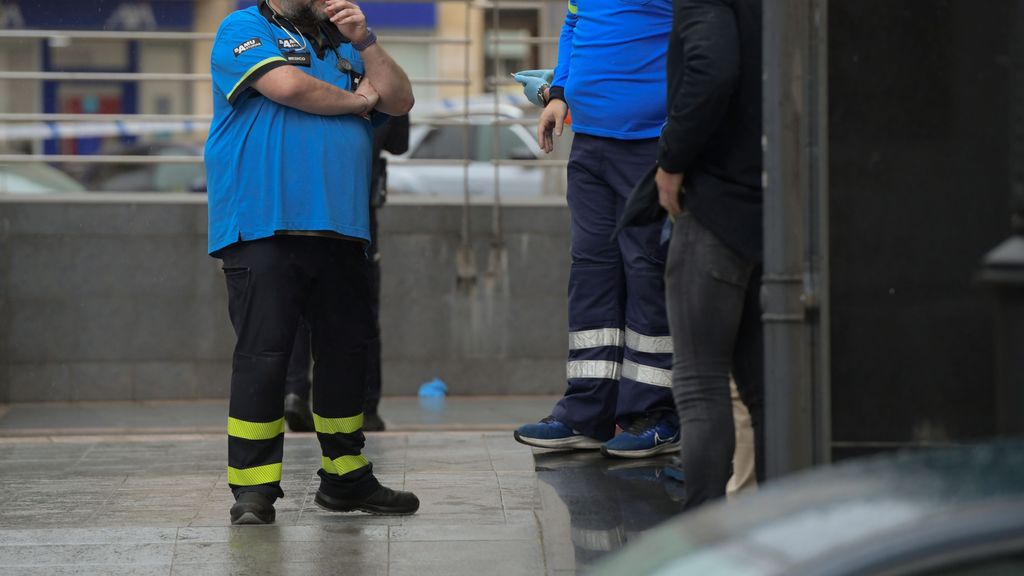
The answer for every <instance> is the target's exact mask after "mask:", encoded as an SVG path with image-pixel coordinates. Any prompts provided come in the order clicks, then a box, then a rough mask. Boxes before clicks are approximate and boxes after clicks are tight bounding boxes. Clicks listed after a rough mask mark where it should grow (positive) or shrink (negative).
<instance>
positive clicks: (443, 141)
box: [412, 126, 473, 160]
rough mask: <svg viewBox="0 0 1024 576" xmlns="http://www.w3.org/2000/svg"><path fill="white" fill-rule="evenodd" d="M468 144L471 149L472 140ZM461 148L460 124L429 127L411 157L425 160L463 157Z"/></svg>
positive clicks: (461, 131) (471, 132)
mask: <svg viewBox="0 0 1024 576" xmlns="http://www.w3.org/2000/svg"><path fill="white" fill-rule="evenodd" d="M472 134H473V131H470V135H471V136H472ZM470 145H471V146H470V149H472V142H471V143H470ZM462 150H463V128H462V126H438V127H436V128H433V129H431V131H430V133H429V134H427V135H426V137H424V138H423V141H422V142H421V143H420V145H419V146H418V147H417V148H416V151H415V152H413V154H412V157H413V158H421V159H425V160H452V159H460V158H462V157H463V154H462Z"/></svg>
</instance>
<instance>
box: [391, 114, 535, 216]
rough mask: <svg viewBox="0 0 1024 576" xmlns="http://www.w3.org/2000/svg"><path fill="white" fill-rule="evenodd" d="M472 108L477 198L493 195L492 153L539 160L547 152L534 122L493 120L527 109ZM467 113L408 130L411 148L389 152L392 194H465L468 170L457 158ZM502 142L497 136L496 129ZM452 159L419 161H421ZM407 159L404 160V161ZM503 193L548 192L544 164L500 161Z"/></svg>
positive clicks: (472, 174) (472, 183)
mask: <svg viewBox="0 0 1024 576" xmlns="http://www.w3.org/2000/svg"><path fill="white" fill-rule="evenodd" d="M493 110H494V107H493V105H492V106H489V107H486V110H485V109H483V108H482V107H473V108H471V109H470V113H469V116H468V124H469V143H468V144H469V146H468V150H465V151H466V152H468V154H466V155H465V156H468V157H469V160H470V162H469V191H470V196H472V197H474V198H485V199H486V198H492V197H494V178H495V167H494V164H493V163H492V162H491V161H492V159H493V158H498V159H501V160H536V159H539V158H541V157H542V156H543V153H542V152H541V150H540V147H539V146H537V141H536V136H535V135H534V133H533V124H532V123H531V124H530V125H529V126H522V125H494V124H493V122H494V118H495V117H497V118H499V119H502V120H508V119H519V118H522V117H523V112H522V110H520V109H519V108H517V107H515V106H510V105H500V106H499V107H498V114H497V115H495V114H494V112H493ZM466 120H467V118H466V116H465V115H463V114H462V112H461V111H450V112H447V113H444V114H438V115H433V116H430V117H427V118H424V119H414V121H416V122H417V123H416V125H414V126H413V127H412V129H411V130H410V134H409V150H408V152H406V153H405V154H401V155H397V156H389V157H388V193H389V194H392V195H399V194H403V195H415V196H433V197H442V198H462V197H463V195H464V184H463V183H464V178H465V177H464V174H465V172H464V169H463V165H462V164H461V163H460V162H458V161H459V160H461V159H462V158H464V148H465V131H466ZM495 130H497V131H498V141H497V143H495V141H494V131H495ZM421 160H428V161H444V160H451V161H452V162H451V163H443V162H438V163H433V162H430V163H417V161H421ZM406 161H408V162H409V163H408V164H406V163H404V162H406ZM497 174H498V179H499V181H500V186H499V189H500V192H501V196H502V198H529V197H538V196H541V195H543V194H544V176H545V169H544V168H543V167H541V166H530V165H501V166H499V167H498V170H497Z"/></svg>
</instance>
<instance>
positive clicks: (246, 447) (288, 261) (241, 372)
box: [222, 237, 309, 498]
mask: <svg viewBox="0 0 1024 576" xmlns="http://www.w3.org/2000/svg"><path fill="white" fill-rule="evenodd" d="M289 240H290V239H288V238H276V237H275V238H266V239H262V240H256V241H251V242H239V243H237V244H234V245H232V246H229V247H228V248H225V249H224V251H223V255H222V257H223V260H224V275H225V278H226V280H227V287H228V314H229V315H230V317H231V324H232V325H233V327H234V329H235V334H236V336H237V342H236V344H235V351H234V355H233V360H232V372H231V401H230V407H229V419H228V483H229V484H230V486H231V490H232V492H234V493H235V496H236V497H237V496H238V494H240V493H241V492H246V491H256V492H261V493H264V494H266V495H267V496H269V497H271V498H278V497H280V496H282V495H283V494H282V492H281V488H280V483H281V460H282V453H283V447H284V407H283V405H282V399H283V398H284V382H285V374H286V372H287V369H288V359H289V357H290V355H291V351H292V345H293V342H294V341H295V330H296V326H297V325H298V321H299V316H300V315H301V312H302V310H303V308H305V306H306V292H307V287H308V284H309V282H308V277H307V276H306V275H305V274H304V273H303V272H302V270H301V266H299V264H298V263H297V262H296V259H295V248H296V246H295V245H294V243H293V242H290V241H289Z"/></svg>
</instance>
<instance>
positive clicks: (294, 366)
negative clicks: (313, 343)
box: [284, 320, 310, 399]
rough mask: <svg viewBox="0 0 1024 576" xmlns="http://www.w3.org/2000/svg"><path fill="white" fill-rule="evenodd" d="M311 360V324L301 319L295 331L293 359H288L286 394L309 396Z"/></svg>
mask: <svg viewBox="0 0 1024 576" xmlns="http://www.w3.org/2000/svg"><path fill="white" fill-rule="evenodd" d="M309 362H310V350H309V325H308V324H307V323H306V321H305V320H301V321H299V327H298V329H297V330H296V331H295V343H294V344H293V345H292V355H291V359H290V360H288V376H287V378H286V379H285V386H284V388H285V393H286V394H297V395H298V396H301V397H302V398H306V399H308V398H309V386H310V381H309Z"/></svg>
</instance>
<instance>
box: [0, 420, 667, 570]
mask: <svg viewBox="0 0 1024 576" xmlns="http://www.w3.org/2000/svg"><path fill="white" fill-rule="evenodd" d="M20 409H21V407H19V406H14V407H13V409H12V410H11V411H10V413H9V414H8V415H7V416H6V417H0V426H2V425H3V424H4V420H6V419H7V418H10V417H12V416H16V415H17V414H18V412H19V410H20ZM50 409H51V410H57V411H58V412H59V410H63V408H60V407H50ZM35 410H37V414H42V413H43V412H45V410H46V407H45V406H43V407H42V408H36V409H35ZM40 410H42V411H43V412H38V411H40ZM201 411H202V410H197V412H201ZM396 412H397V411H396ZM51 415H52V413H51ZM122 417H125V418H127V415H126V414H122ZM220 418H223V412H222V413H221V414H220ZM151 424H159V423H152V422H151ZM163 424H164V426H155V425H154V426H151V427H150V430H153V429H167V428H173V427H168V426H166V424H167V422H164V423H163ZM5 430H6V431H7V432H8V434H7V435H6V436H4V437H0V575H8V574H17V575H21V574H31V575H35V574H46V575H52V574H76V575H77V574H87V575H88V574H97V575H98V574H104V575H106V574H114V575H119V574H133V575H135V574H143V575H150V574H153V575H157V574H159V575H169V574H182V575H185V574H188V575H193V574H200V575H202V574H246V575H250V574H252V575H259V574H300V575H304V574H332V575H336V574H370V575H373V574H381V575H384V574H390V575H396V576H397V575H405V574H410V575H412V574H415V575H431V574H444V575H456V576H457V575H461V574H467V575H468V574H473V575H479V574H492V575H495V576H504V575H517V574H524V575H527V574H550V575H561V574H574V573H576V572H577V571H579V570H581V569H583V568H585V567H586V566H588V565H592V564H593V562H594V561H596V560H598V559H599V558H601V557H602V556H603V555H605V554H607V553H609V552H611V551H614V550H615V549H617V548H618V547H621V546H622V544H623V543H624V542H626V541H627V540H629V539H631V538H634V537H635V536H636V535H637V534H638V533H640V532H642V531H643V530H646V529H647V528H649V527H651V526H653V525H654V524H655V523H657V522H660V521H661V520H663V519H665V518H667V517H668V516H669V515H671V514H673V513H674V512H675V511H677V510H678V496H679V494H678V491H679V489H680V488H681V486H680V485H678V484H677V483H675V482H674V481H671V480H668V479H666V478H665V477H664V475H663V474H662V468H663V466H664V462H663V461H661V462H659V461H644V462H630V461H625V462H624V461H611V460H606V459H604V458H602V457H601V456H600V455H599V454H597V453H595V452H590V453H569V454H553V453H537V454H534V452H533V451H531V450H530V449H529V448H527V447H525V446H522V445H520V444H518V443H516V442H515V441H514V440H513V439H512V436H511V434H510V432H509V431H501V432H479V431H455V432H439V431H420V432H388V433H382V434H370V435H368V440H367V447H366V453H367V455H368V456H370V458H371V459H372V460H373V462H374V471H375V472H376V473H377V475H378V476H379V477H380V479H381V480H382V481H383V482H384V483H385V484H388V485H390V486H392V487H396V488H404V489H406V490H411V491H413V492H415V493H416V494H417V495H418V496H419V498H420V500H421V508H420V511H419V513H417V514H416V515H414V516H409V517H380V516H369V515H364V514H358V513H352V514H338V513H332V512H326V511H324V510H321V509H319V508H318V507H316V506H315V505H314V504H313V502H312V496H313V494H314V493H315V491H316V488H317V484H318V478H317V477H316V475H315V472H316V468H317V466H318V465H319V457H320V454H319V450H318V446H317V444H316V439H315V437H314V436H313V435H309V434H292V435H289V436H288V437H287V439H286V441H285V465H284V478H283V488H284V490H285V494H286V495H285V498H284V499H282V500H280V501H279V502H278V506H277V509H278V519H277V522H276V524H274V525H272V526H255V527H253V526H244V527H231V526H229V519H228V508H229V507H230V505H231V501H232V498H231V493H230V492H229V490H228V487H227V483H226V479H225V471H224V467H225V457H226V450H227V442H226V439H225V437H224V436H223V435H221V434H197V433H180V432H179V433H174V434H170V433H159V434H155V433H152V432H151V431H150V432H149V433H145V434H142V433H141V432H144V431H145V430H146V429H145V428H144V427H142V428H139V429H137V430H136V433H135V434H134V435H129V434H121V435H95V434H93V435H81V434H78V435H38V434H36V435H29V434H27V433H25V431H24V429H19V428H15V427H7V428H5ZM18 430H21V433H17V434H15V432H16V431H18Z"/></svg>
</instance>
